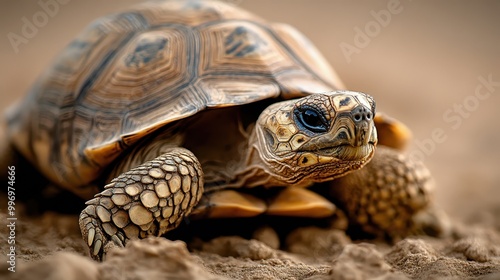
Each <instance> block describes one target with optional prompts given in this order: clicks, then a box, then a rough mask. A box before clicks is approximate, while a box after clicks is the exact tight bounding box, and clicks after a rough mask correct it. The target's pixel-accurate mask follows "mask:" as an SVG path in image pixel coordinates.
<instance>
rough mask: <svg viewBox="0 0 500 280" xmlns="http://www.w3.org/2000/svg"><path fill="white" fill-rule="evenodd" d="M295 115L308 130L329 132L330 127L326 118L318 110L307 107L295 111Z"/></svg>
mask: <svg viewBox="0 0 500 280" xmlns="http://www.w3.org/2000/svg"><path fill="white" fill-rule="evenodd" d="M295 115H296V116H297V119H298V120H299V122H300V124H302V125H303V126H304V127H305V128H306V129H308V130H310V131H312V132H326V131H328V126H327V125H326V121H325V118H324V116H323V115H322V114H321V113H320V112H318V111H317V110H316V109H313V108H309V107H305V108H298V109H296V111H295Z"/></svg>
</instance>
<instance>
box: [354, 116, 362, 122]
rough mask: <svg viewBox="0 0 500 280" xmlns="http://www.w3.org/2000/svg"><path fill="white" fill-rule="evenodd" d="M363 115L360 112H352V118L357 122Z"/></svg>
mask: <svg viewBox="0 0 500 280" xmlns="http://www.w3.org/2000/svg"><path fill="white" fill-rule="evenodd" d="M362 118H363V117H362V116H361V114H354V120H355V121H357V122H359V121H360V120H361V119H362Z"/></svg>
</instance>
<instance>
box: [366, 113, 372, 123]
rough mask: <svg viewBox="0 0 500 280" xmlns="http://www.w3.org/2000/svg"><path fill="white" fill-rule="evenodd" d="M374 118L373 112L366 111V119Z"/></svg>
mask: <svg viewBox="0 0 500 280" xmlns="http://www.w3.org/2000/svg"><path fill="white" fill-rule="evenodd" d="M371 119H372V113H370V112H368V113H366V120H368V121H369V120H371Z"/></svg>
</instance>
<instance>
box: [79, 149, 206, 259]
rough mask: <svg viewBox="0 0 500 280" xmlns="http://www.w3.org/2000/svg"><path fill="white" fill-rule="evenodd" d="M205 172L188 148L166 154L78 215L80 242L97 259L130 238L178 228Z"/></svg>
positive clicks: (110, 187)
mask: <svg viewBox="0 0 500 280" xmlns="http://www.w3.org/2000/svg"><path fill="white" fill-rule="evenodd" d="M202 193H203V172H202V170H201V167H200V164H199V162H198V160H197V159H196V157H195V156H194V155H193V154H192V153H191V152H189V151H188V150H186V149H183V148H173V149H171V150H170V151H169V152H167V153H165V154H163V155H161V156H159V157H157V158H155V159H153V160H151V161H148V162H145V163H143V164H142V165H140V166H138V167H136V168H133V169H131V170H130V171H128V172H125V173H123V174H121V175H119V176H118V177H117V178H115V179H113V180H112V181H111V183H110V184H108V185H106V186H105V190H104V191H103V192H101V193H99V194H97V195H96V196H95V198H94V199H92V200H89V201H88V202H87V205H88V206H87V207H86V208H85V209H84V210H83V211H82V213H81V214H80V221H79V224H80V229H81V231H82V235H83V239H84V240H85V241H86V242H87V244H88V246H89V247H90V254H91V256H92V258H94V259H95V260H102V259H103V257H104V256H105V253H106V252H107V251H108V250H109V248H110V247H112V246H120V247H123V246H124V245H125V243H126V242H127V240H128V239H135V238H144V237H146V236H148V235H154V236H160V235H162V234H163V233H165V232H167V231H168V230H171V229H173V228H176V227H177V226H178V225H179V223H180V222H181V221H182V219H183V218H184V217H185V216H187V215H189V213H190V212H191V210H192V209H193V206H195V205H196V204H198V201H199V200H200V198H201V195H202Z"/></svg>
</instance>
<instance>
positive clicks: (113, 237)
mask: <svg viewBox="0 0 500 280" xmlns="http://www.w3.org/2000/svg"><path fill="white" fill-rule="evenodd" d="M111 240H112V241H113V243H115V244H116V246H119V247H123V243H122V241H121V240H120V238H118V236H116V235H113V236H111Z"/></svg>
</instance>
